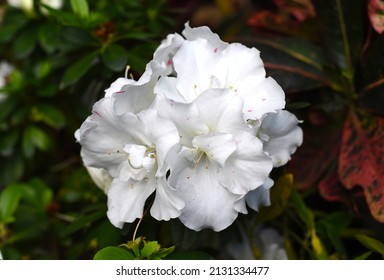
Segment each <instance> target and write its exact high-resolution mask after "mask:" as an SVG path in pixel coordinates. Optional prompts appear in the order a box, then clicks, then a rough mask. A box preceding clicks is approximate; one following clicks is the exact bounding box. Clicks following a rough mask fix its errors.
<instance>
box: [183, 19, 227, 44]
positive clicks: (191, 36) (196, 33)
mask: <svg viewBox="0 0 384 280" xmlns="http://www.w3.org/2000/svg"><path fill="white" fill-rule="evenodd" d="M182 34H183V35H184V37H185V38H186V39H187V40H189V41H193V40H197V39H199V38H204V39H206V40H207V41H208V42H209V43H210V44H211V45H212V46H214V47H215V48H218V49H220V50H223V49H225V48H226V47H227V46H228V43H225V42H223V41H222V40H221V39H220V37H219V35H217V34H216V33H213V32H212V31H211V29H209V27H207V26H200V27H195V28H191V27H190V26H189V22H187V23H186V24H185V28H184V30H183V32H182Z"/></svg>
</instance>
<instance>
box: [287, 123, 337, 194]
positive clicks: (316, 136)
mask: <svg viewBox="0 0 384 280" xmlns="http://www.w3.org/2000/svg"><path fill="white" fill-rule="evenodd" d="M339 138H340V133H339V132H338V131H337V130H335V129H334V128H332V127H330V126H327V125H321V126H314V127H312V128H304V141H303V145H302V146H301V147H299V148H298V149H297V151H296V153H295V154H294V156H293V157H292V160H291V161H290V162H289V163H288V170H289V171H290V172H292V173H293V174H294V178H295V185H296V186H297V188H298V189H302V190H303V189H308V188H310V187H313V186H316V185H317V184H318V182H319V181H320V179H321V178H322V176H323V175H324V174H325V172H326V171H327V169H328V168H329V167H330V165H331V164H332V162H334V161H336V160H337V155H338V149H339V141H340V139H339Z"/></svg>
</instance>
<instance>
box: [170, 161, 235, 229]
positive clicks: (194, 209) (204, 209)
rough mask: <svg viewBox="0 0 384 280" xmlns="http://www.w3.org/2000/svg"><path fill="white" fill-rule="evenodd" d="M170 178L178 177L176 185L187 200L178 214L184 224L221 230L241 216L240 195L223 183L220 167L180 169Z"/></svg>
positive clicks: (198, 165) (197, 166)
mask: <svg viewBox="0 0 384 280" xmlns="http://www.w3.org/2000/svg"><path fill="white" fill-rule="evenodd" d="M183 167H185V166H183ZM171 177H173V178H170V180H171V182H172V181H173V180H175V179H177V180H176V184H175V188H176V190H177V191H178V192H179V193H180V196H181V198H182V199H183V200H184V201H185V207H184V209H183V210H182V214H181V215H180V217H179V219H180V220H181V222H182V223H183V224H184V225H185V226H187V227H188V228H190V229H193V230H195V231H199V230H202V229H204V228H211V229H213V230H214V231H221V230H223V229H225V228H227V227H228V226H230V225H231V224H232V223H233V222H234V220H235V219H236V217H237V215H238V212H237V211H236V210H235V209H234V203H235V201H236V200H237V199H238V198H239V196H237V195H234V194H232V193H230V192H229V191H228V190H227V189H225V188H223V187H222V186H221V185H220V183H219V181H218V178H217V170H216V169H215V168H214V167H213V166H212V165H209V166H206V165H205V164H197V165H196V166H194V167H193V168H191V167H185V168H181V170H180V172H174V173H173V174H171Z"/></svg>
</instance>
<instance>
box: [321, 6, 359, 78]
mask: <svg viewBox="0 0 384 280" xmlns="http://www.w3.org/2000/svg"><path fill="white" fill-rule="evenodd" d="M364 2H365V1H363V0H353V1H350V0H313V4H314V6H315V10H316V14H317V19H318V24H319V29H320V36H321V42H322V44H323V45H324V47H325V50H326V53H327V54H328V55H329V58H330V59H331V61H332V62H333V63H334V64H336V65H337V66H339V67H340V68H342V69H346V70H347V71H348V73H346V75H349V76H351V75H353V71H354V69H355V67H356V63H357V61H358V58H359V54H360V50H361V48H362V45H363V41H364V24H363V22H364V17H365V14H364V11H365V9H364Z"/></svg>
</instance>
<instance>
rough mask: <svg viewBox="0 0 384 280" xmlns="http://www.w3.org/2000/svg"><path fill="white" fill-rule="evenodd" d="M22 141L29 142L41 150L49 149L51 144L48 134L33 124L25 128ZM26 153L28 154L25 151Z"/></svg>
mask: <svg viewBox="0 0 384 280" xmlns="http://www.w3.org/2000/svg"><path fill="white" fill-rule="evenodd" d="M24 141H25V142H29V143H31V144H32V145H33V146H34V147H36V148H38V149H40V150H43V151H47V150H49V149H50V148H51V147H52V145H53V142H52V139H51V138H50V137H49V136H48V134H46V133H45V132H44V131H43V130H42V129H41V128H39V127H37V126H34V125H30V126H28V127H27V128H26V129H25V131H24V139H23V142H24ZM29 149H30V148H29ZM32 153H33V152H32ZM27 155H30V154H28V153H27Z"/></svg>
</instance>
